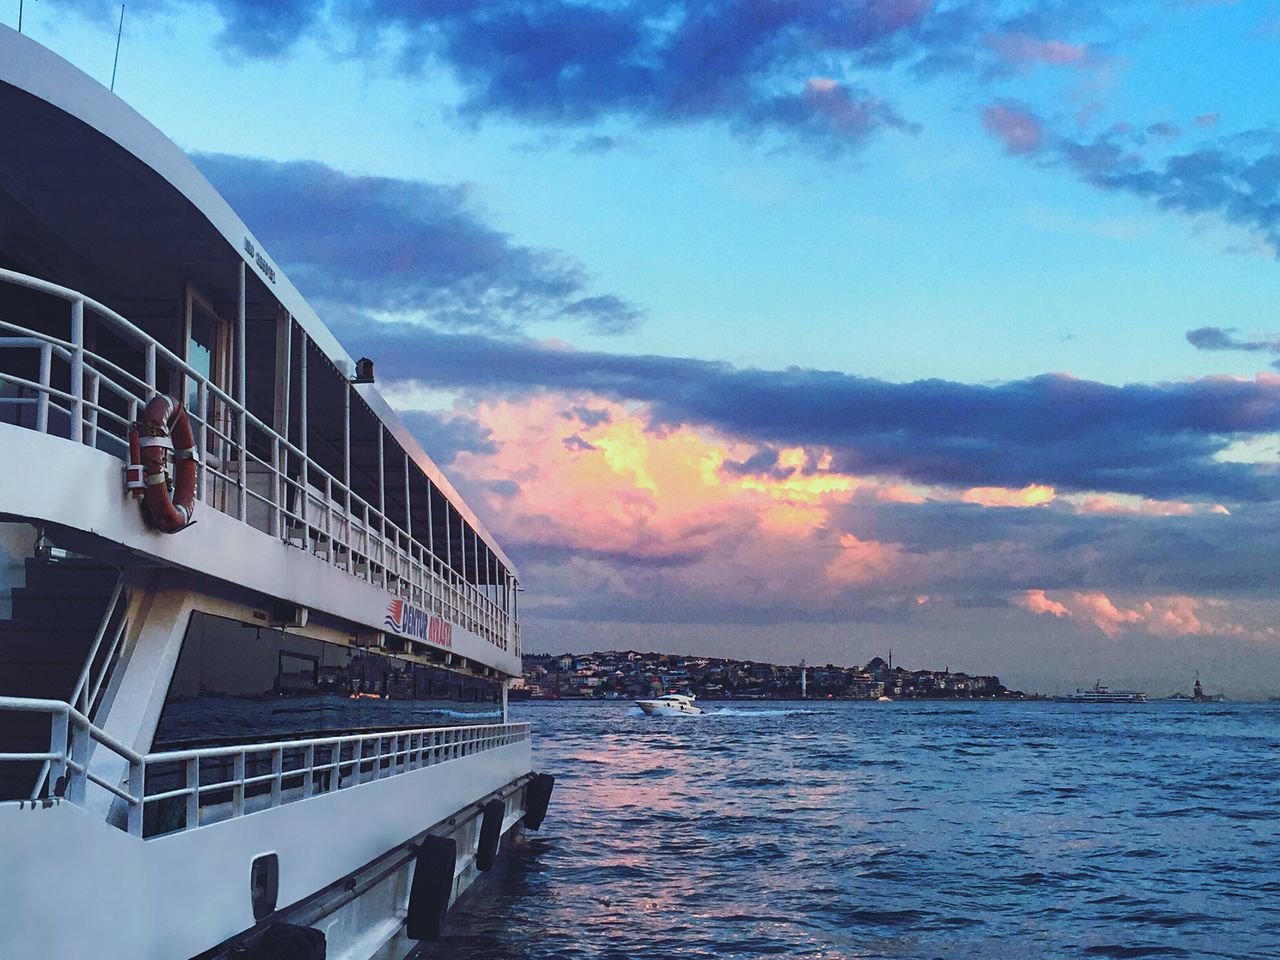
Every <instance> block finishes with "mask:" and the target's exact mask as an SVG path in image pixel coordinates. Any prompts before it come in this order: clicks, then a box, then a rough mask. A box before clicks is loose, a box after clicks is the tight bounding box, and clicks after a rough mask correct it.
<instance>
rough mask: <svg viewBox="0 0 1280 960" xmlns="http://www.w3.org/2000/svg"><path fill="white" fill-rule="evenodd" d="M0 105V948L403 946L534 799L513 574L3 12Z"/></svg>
mask: <svg viewBox="0 0 1280 960" xmlns="http://www.w3.org/2000/svg"><path fill="white" fill-rule="evenodd" d="M0 125H3V127H4V129H6V130H8V131H11V132H14V133H15V134H20V135H16V136H12V137H8V138H6V139H5V140H4V141H3V143H0V463H2V464H3V469H0V919H3V922H0V956H4V957H10V956H13V957H19V956H21V957H64V956H65V957H71V956H107V955H109V956H122V957H124V956H127V957H130V958H156V960H160V958H176V960H183V958H193V957H208V958H213V957H220V956H231V955H235V956H241V957H244V956H248V957H255V956H261V957H272V958H279V960H293V958H295V957H296V958H302V957H312V956H327V957H329V958H335V957H342V958H349V960H372V958H379V960H394V958H398V957H403V956H404V955H405V954H406V953H407V952H408V951H409V950H410V949H411V947H412V945H413V943H414V942H416V941H417V940H419V939H424V938H426V939H430V938H431V937H433V936H435V935H438V933H439V925H440V918H441V916H442V915H443V914H444V912H445V911H447V909H448V906H449V904H450V903H451V902H452V901H453V900H455V899H456V898H457V897H458V896H459V895H460V894H461V893H463V892H464V891H465V890H467V889H468V887H469V886H470V885H471V883H472V881H473V880H474V879H475V878H476V877H477V876H478V875H479V874H480V873H482V872H483V871H484V870H486V869H488V867H489V866H490V865H491V864H492V862H493V860H494V858H495V857H496V856H497V855H498V854H499V852H500V851H501V850H503V849H504V848H505V847H506V846H508V845H509V844H511V843H512V842H515V841H516V840H518V838H519V836H520V834H521V832H522V831H523V829H525V827H526V826H528V827H530V828H536V826H537V825H538V823H539V822H540V821H541V818H542V815H543V813H544V811H545V808H546V804H547V800H548V797H549V793H550V784H551V780H550V778H549V777H546V776H544V775H540V774H534V773H533V771H532V757H531V742H530V731H529V728H528V725H526V724H517V723H510V722H508V720H507V698H506V690H507V685H508V683H509V681H510V679H511V678H512V677H513V676H516V675H518V674H519V672H520V630H519V619H518V609H517V603H518V594H519V590H520V584H519V575H518V572H517V571H516V569H515V567H514V565H513V564H512V563H511V561H510V560H509V558H508V557H507V556H506V555H505V553H504V552H503V551H502V549H501V547H500V546H498V544H497V543H496V541H495V539H494V538H493V536H492V535H491V534H490V533H489V532H488V531H487V530H486V529H485V527H484V525H483V524H482V523H481V521H480V520H479V518H478V517H477V516H476V515H475V513H474V512H473V511H472V510H471V509H470V507H469V506H468V505H467V504H466V502H465V501H464V500H463V498H462V497H461V496H459V494H458V493H457V491H456V490H455V489H454V488H453V486H452V485H451V484H450V483H449V481H448V480H447V479H446V478H445V477H444V475H443V474H442V473H441V472H440V470H439V469H438V467H436V465H435V464H434V463H433V462H432V461H431V460H430V458H429V457H428V455H427V454H426V452H425V451H423V450H422V449H421V447H420V446H419V445H418V443H417V441H416V440H415V439H414V438H413V437H412V435H411V434H409V432H408V431H407V430H406V429H405V428H404V426H403V425H402V424H401V423H400V421H399V420H398V418H397V417H396V416H395V414H394V413H393V412H392V411H391V409H390V407H389V406H388V405H387V404H386V401H385V400H383V398H382V396H381V394H380V393H379V392H378V389H377V387H376V384H375V383H374V377H373V374H372V370H371V368H370V366H369V365H367V364H365V363H363V362H362V363H361V364H359V365H357V364H356V363H355V362H354V361H353V360H352V358H351V357H350V356H349V355H348V354H346V352H345V351H344V350H342V348H341V347H340V346H339V345H338V344H337V342H336V341H335V340H334V338H333V337H332V335H331V334H330V333H329V331H328V330H327V328H325V326H324V324H323V323H322V322H321V321H320V319H319V318H318V317H317V316H316V315H315V314H314V312H313V311H312V310H311V309H310V307H309V306H308V305H307V304H306V302H305V301H304V300H303V299H302V297H301V296H300V295H299V294H298V293H297V291H296V290H295V289H294V288H293V287H292V285H291V284H290V283H289V281H288V279H287V277H285V275H284V273H283V271H281V270H280V269H279V268H278V267H277V266H275V265H274V263H273V262H272V261H271V259H270V257H269V255H268V254H267V252H266V251H265V250H263V248H262V245H261V244H260V243H258V242H257V240H256V239H255V238H254V237H253V236H252V234H251V233H250V231H249V230H248V228H247V227H245V225H244V224H243V223H242V222H241V221H240V220H239V218H238V217H237V216H236V215H235V213H234V212H233V211H231V209H230V208H229V207H228V206H227V205H226V203H225V201H223V200H222V198H221V197H220V196H218V195H217V193H216V192H215V191H214V190H213V188H212V187H211V186H209V184H208V183H207V181H205V180H204V178H203V177H202V176H201V175H200V174H199V172H198V171H197V170H196V169H195V167H194V166H193V165H192V164H191V162H190V161H189V160H188V159H187V158H186V157H185V156H184V155H183V154H182V152H181V151H180V150H179V149H178V148H177V147H175V146H174V145H173V144H172V143H170V142H169V141H168V140H166V139H165V138H164V137H163V136H162V135H161V134H160V133H159V132H158V131H156V130H154V128H151V127H150V126H149V125H148V124H147V123H146V122H145V121H144V120H142V119H141V118H140V117H138V116H137V115H136V114H135V113H133V112H132V111H131V110H130V109H129V108H128V107H127V106H125V105H124V104H123V103H122V102H121V101H119V100H118V99H117V98H115V97H114V96H112V95H111V94H110V93H109V92H108V91H106V90H105V89H103V88H102V87H101V86H100V85H98V84H97V83H96V82H94V81H92V80H90V79H89V78H88V77H86V76H84V75H83V74H81V73H79V72H78V71H76V70H75V69H74V68H72V67H71V66H70V65H68V64H66V63H65V62H63V61H61V60H59V59H58V58H57V57H55V56H54V55H52V54H51V53H49V52H48V51H47V50H44V49H43V48H41V47H39V46H38V45H37V44H34V43H32V42H31V41H30V40H29V39H27V38H25V37H21V36H19V35H17V34H15V33H13V32H12V31H10V30H8V29H7V28H3V27H0ZM158 397H168V398H170V399H169V400H168V401H167V404H168V409H169V410H171V411H177V410H178V409H179V405H181V408H182V409H181V416H182V417H183V418H187V419H188V420H189V423H190V430H191V441H190V442H191V447H190V449H182V448H176V449H175V438H176V437H177V436H178V431H177V429H176V428H173V427H172V422H177V421H172V422H171V423H170V424H168V425H166V424H161V425H158V426H157V425H156V424H152V423H149V422H146V421H145V418H146V416H147V411H148V410H150V409H151V408H152V406H153V404H154V401H155V400H156V398H158ZM175 416H177V414H176V413H175ZM144 428H145V429H144ZM140 436H141V440H140V439H139V437H140ZM140 447H141V448H142V449H143V450H147V449H148V448H156V447H161V448H163V449H162V452H161V455H159V456H152V457H151V459H150V460H148V461H147V462H148V463H150V464H152V466H149V467H146V469H147V470H151V471H152V472H151V473H146V474H145V475H146V478H147V480H146V483H148V484H161V485H163V486H164V488H165V491H166V492H165V493H164V496H163V497H162V498H161V500H160V501H156V500H155V499H154V498H153V494H154V493H155V491H154V490H153V489H152V488H151V487H149V486H146V484H144V482H143V480H141V479H139V478H140V477H141V476H143V472H144V467H143V465H142V464H141V463H138V465H137V466H136V467H131V466H130V465H131V464H134V463H136V462H137V460H138V457H139V452H138V451H139V448H140ZM189 464H194V467H195V470H194V472H193V473H191V474H189V476H190V477H191V478H192V483H193V486H192V490H191V498H192V499H191V502H190V504H189V505H186V506H185V507H184V510H186V511H187V513H184V514H183V520H182V522H180V523H178V524H177V525H173V526H170V527H167V528H166V527H165V526H164V525H163V524H161V523H160V522H158V521H159V515H158V514H157V512H156V509H155V506H154V504H155V503H156V502H164V503H165V504H166V505H168V500H169V499H171V500H172V501H173V502H174V503H176V502H177V501H178V500H179V499H180V497H181V495H182V494H181V489H182V481H181V471H182V470H183V469H187V465H189ZM127 467H129V469H126V468H127ZM135 470H136V471H137V472H136V473H135V472H134V471H135ZM175 478H176V479H175ZM127 481H131V482H133V483H134V486H133V487H130V486H129V485H128V483H127ZM139 499H141V500H142V502H141V503H140V502H139ZM188 514H189V515H188ZM286 943H287V944H288V946H282V945H281V944H286ZM317 944H319V946H317ZM317 949H318V950H319V951H320V952H316V950H317Z"/></svg>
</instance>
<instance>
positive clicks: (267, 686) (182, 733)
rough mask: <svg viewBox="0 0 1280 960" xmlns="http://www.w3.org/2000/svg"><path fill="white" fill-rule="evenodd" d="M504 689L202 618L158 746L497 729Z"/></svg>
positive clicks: (181, 662) (181, 660) (191, 633)
mask: <svg viewBox="0 0 1280 960" xmlns="http://www.w3.org/2000/svg"><path fill="white" fill-rule="evenodd" d="M501 689H502V688H501V684H500V683H499V682H498V681H495V680H489V679H486V678H482V677H471V676H465V675H462V674H459V673H457V672H456V671H453V670H449V669H447V668H444V667H439V666H428V665H426V664H422V663H418V662H416V661H409V660H406V659H402V658H397V657H392V656H389V655H387V654H386V653H383V652H381V651H377V650H367V649H364V648H357V647H352V646H346V645H342V644H335V643H327V642H323V641H320V640H314V639H311V638H309V637H302V636H298V635H297V634H295V633H285V632H283V631H281V630H274V629H269V628H266V627H259V626H257V625H255V624H246V623H240V622H239V621H236V620H229V619H227V618H225V617H216V616H213V615H211V614H206V613H199V612H197V613H194V614H192V617H191V623H190V625H189V627H188V629H187V635H186V638H185V639H184V641H183V645H182V652H181V654H180V655H179V657H178V664H177V667H176V668H175V670H174V675H173V679H172V681H171V682H170V684H169V691H168V695H167V697H166V699H165V706H164V709H163V711H162V713H161V715H160V723H159V725H158V726H157V729H156V735H155V738H154V741H153V747H154V748H156V749H160V748H166V749H177V748H179V747H185V746H195V745H201V744H207V743H248V742H253V741H255V740H259V741H260V740H288V739H302V738H305V737H310V736H323V735H327V734H332V733H340V732H352V731H358V730H370V729H394V728H412V727H436V726H455V725H459V724H469V723H483V722H491V721H493V720H495V719H497V718H498V717H500V716H501V707H500V706H498V707H495V706H494V704H500V703H501Z"/></svg>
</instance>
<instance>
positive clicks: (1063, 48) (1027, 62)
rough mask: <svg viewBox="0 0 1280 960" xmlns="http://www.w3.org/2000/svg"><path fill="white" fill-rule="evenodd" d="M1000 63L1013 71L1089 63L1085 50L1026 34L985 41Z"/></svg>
mask: <svg viewBox="0 0 1280 960" xmlns="http://www.w3.org/2000/svg"><path fill="white" fill-rule="evenodd" d="M987 42H988V43H989V44H990V46H991V48H992V49H993V50H995V51H996V53H997V54H998V55H999V57H1000V59H1001V60H1003V61H1004V62H1005V63H1007V64H1009V65H1011V66H1014V67H1028V66H1034V65H1036V64H1044V65H1047V66H1053V67H1083V66H1086V65H1087V64H1088V63H1089V60H1090V57H1089V48H1088V47H1087V46H1085V45H1084V44H1080V43H1068V42H1066V41H1065V40H1041V39H1038V38H1036V37H1033V36H1030V35H1029V34H1026V33H1005V34H1000V35H998V36H993V37H990V38H988V41H987Z"/></svg>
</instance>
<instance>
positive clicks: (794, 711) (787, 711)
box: [706, 707, 814, 717]
mask: <svg viewBox="0 0 1280 960" xmlns="http://www.w3.org/2000/svg"><path fill="white" fill-rule="evenodd" d="M813 712H814V711H813V710H807V709H804V708H801V707H789V708H782V709H776V710H744V709H742V708H741V707H725V708H723V709H721V710H708V711H707V713H706V715H707V716H708V717H789V716H799V715H801V714H806V713H813Z"/></svg>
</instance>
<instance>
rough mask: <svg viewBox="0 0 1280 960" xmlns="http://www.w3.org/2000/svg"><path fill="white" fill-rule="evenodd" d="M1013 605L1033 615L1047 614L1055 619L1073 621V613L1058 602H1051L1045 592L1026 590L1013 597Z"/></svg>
mask: <svg viewBox="0 0 1280 960" xmlns="http://www.w3.org/2000/svg"><path fill="white" fill-rule="evenodd" d="M1012 603H1013V605H1014V606H1017V607H1021V608H1022V609H1023V610H1029V611H1031V612H1032V613H1036V614H1044V613H1047V614H1051V615H1053V616H1055V617H1059V618H1066V619H1068V620H1069V619H1071V611H1070V610H1068V609H1067V608H1066V607H1064V606H1063V605H1062V604H1060V603H1058V601H1056V600H1050V599H1049V598H1048V597H1047V596H1045V592H1044V591H1043V590H1024V591H1022V593H1019V594H1017V595H1015V596H1014V597H1013V599H1012Z"/></svg>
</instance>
